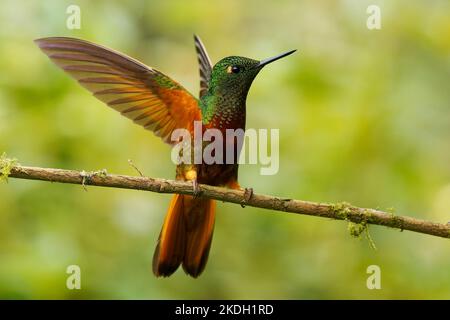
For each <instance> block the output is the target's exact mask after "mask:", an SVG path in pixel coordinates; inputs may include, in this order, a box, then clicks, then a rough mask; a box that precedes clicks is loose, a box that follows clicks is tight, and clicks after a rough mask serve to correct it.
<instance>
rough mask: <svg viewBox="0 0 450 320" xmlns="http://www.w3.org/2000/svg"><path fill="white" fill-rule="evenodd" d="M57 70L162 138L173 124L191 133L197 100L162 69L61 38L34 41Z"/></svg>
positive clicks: (197, 116) (197, 111)
mask: <svg viewBox="0 0 450 320" xmlns="http://www.w3.org/2000/svg"><path fill="white" fill-rule="evenodd" d="M35 42H36V43H37V45H38V46H39V48H40V49H41V50H42V51H43V52H44V53H45V54H46V55H47V56H48V57H49V58H50V59H51V60H52V61H53V62H54V63H55V64H56V65H57V66H59V67H60V68H61V69H63V70H64V71H65V72H67V73H68V74H69V75H70V76H72V77H73V78H75V79H76V80H78V82H79V83H80V84H81V85H82V86H83V87H85V88H86V89H88V90H89V91H91V92H92V93H93V95H94V96H95V97H96V98H98V99H99V100H101V101H103V102H104V103H106V104H107V105H108V106H110V107H111V108H113V109H115V110H117V111H119V112H120V113H121V114H122V115H124V116H125V117H127V118H129V119H131V120H133V121H134V122H135V123H137V124H139V125H141V126H143V127H144V128H145V129H148V130H151V131H153V132H154V133H155V134H156V135H157V136H159V137H161V138H162V139H163V141H164V142H167V143H172V141H170V136H171V133H172V132H173V130H175V129H176V128H185V129H188V130H190V131H192V128H193V122H194V121H195V120H200V119H201V111H200V108H199V107H198V100H197V99H195V98H194V97H193V96H192V95H191V94H190V93H189V92H188V91H187V90H186V89H184V88H183V87H182V86H181V85H180V84H178V83H177V82H175V81H174V80H172V79H170V78H169V77H168V76H166V75H164V74H163V73H161V72H159V71H158V70H155V69H153V68H150V67H148V66H146V65H145V64H143V63H141V62H139V61H137V60H135V59H133V58H130V57H128V56H126V55H124V54H122V53H119V52H116V51H114V50H111V49H108V48H106V47H103V46H99V45H96V44H94V43H91V42H88V41H85V40H80V39H74V38H65V37H51V38H43V39H38V40H35Z"/></svg>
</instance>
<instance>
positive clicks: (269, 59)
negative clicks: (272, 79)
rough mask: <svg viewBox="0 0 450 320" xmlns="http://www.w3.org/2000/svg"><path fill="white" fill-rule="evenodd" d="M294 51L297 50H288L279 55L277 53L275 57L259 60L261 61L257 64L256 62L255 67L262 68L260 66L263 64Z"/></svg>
mask: <svg viewBox="0 0 450 320" xmlns="http://www.w3.org/2000/svg"><path fill="white" fill-rule="evenodd" d="M295 51H297V50H291V51H288V52H285V53H282V54H279V55H277V56H275V57H272V58H267V59H264V60H261V61H260V62H259V64H258V65H257V66H256V67H257V68H262V67H264V66H265V65H267V64H269V63H272V62H274V61H277V60H278V59H281V58H284V57H287V56H288V55H290V54H293V53H294V52H295Z"/></svg>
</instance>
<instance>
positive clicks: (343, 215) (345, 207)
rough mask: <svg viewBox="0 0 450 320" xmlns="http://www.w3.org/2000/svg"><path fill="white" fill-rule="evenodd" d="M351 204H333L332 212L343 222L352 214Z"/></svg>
mask: <svg viewBox="0 0 450 320" xmlns="http://www.w3.org/2000/svg"><path fill="white" fill-rule="evenodd" d="M350 207H351V204H350V203H347V202H339V203H333V204H331V210H332V211H333V212H334V213H335V215H336V216H337V217H338V218H340V219H343V220H347V219H348V215H349V214H350V213H351V209H350Z"/></svg>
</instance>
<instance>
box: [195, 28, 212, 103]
mask: <svg viewBox="0 0 450 320" xmlns="http://www.w3.org/2000/svg"><path fill="white" fill-rule="evenodd" d="M194 42H195V50H196V51H197V59H198V64H199V67H200V98H201V97H203V96H204V95H205V94H206V92H207V91H208V84H209V80H210V79H211V72H212V63H211V59H209V56H208V53H207V52H206V49H205V46H204V45H203V42H202V40H201V39H200V38H199V37H198V36H197V35H194Z"/></svg>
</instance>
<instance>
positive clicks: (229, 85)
mask: <svg viewBox="0 0 450 320" xmlns="http://www.w3.org/2000/svg"><path fill="white" fill-rule="evenodd" d="M295 51H296V50H292V51H288V52H286V53H283V54H280V55H278V56H275V57H273V58H269V59H264V60H261V61H258V60H253V59H250V58H245V57H238V56H231V57H226V58H223V59H222V60H220V61H219V62H218V63H216V65H215V66H214V68H213V70H212V74H211V80H210V83H209V92H210V93H212V94H228V93H233V94H234V95H241V96H242V97H243V98H244V99H245V97H246V96H247V93H248V90H249V89H250V86H251V84H252V82H253V79H255V77H256V75H257V74H258V73H259V71H261V69H262V68H263V67H264V66H266V65H268V64H269V63H271V62H273V61H276V60H278V59H281V58H283V57H286V56H288V55H290V54H292V53H294V52H295Z"/></svg>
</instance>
